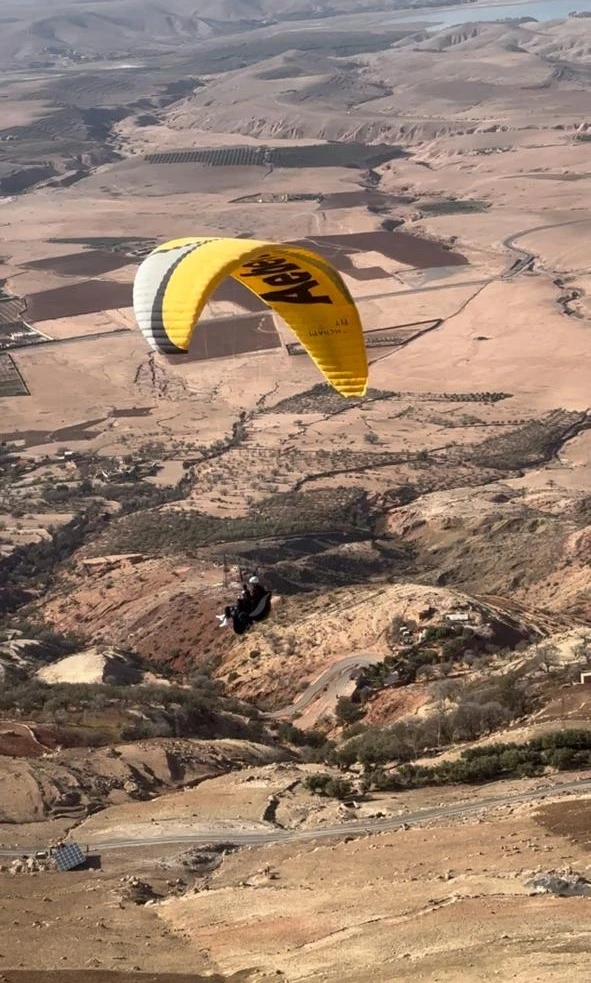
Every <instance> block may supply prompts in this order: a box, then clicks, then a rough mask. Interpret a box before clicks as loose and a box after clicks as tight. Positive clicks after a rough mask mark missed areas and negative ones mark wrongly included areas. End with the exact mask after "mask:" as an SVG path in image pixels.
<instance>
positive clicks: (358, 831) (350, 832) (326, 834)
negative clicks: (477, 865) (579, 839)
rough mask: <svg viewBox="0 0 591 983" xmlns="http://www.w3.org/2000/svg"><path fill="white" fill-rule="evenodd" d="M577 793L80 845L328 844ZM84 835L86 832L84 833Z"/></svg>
mask: <svg viewBox="0 0 591 983" xmlns="http://www.w3.org/2000/svg"><path fill="white" fill-rule="evenodd" d="M573 793H578V794H580V793H585V794H591V779H583V780H579V781H576V780H575V781H571V782H565V783H564V784H562V785H544V786H539V787H538V788H537V789H533V790H529V791H527V792H517V793H514V794H512V795H502V796H495V797H491V798H488V799H480V800H478V801H474V802H460V803H458V804H456V805H452V806H436V807H434V808H431V809H421V810H420V811H418V812H410V813H407V814H406V815H404V816H396V817H392V818H389V819H370V820H366V821H359V820H358V821H356V822H350V823H340V824H338V825H333V826H316V827H313V828H312V829H292V830H282V829H277V828H276V827H272V826H269V828H268V829H253V830H243V831H241V832H234V831H233V830H231V829H226V830H224V831H220V832H216V833H205V832H201V833H187V834H183V835H179V834H177V835H172V836H166V835H164V836H159V835H158V834H157V833H155V835H153V836H149V837H143V838H141V839H124V840H115V839H109V840H108V841H107V842H104V843H103V842H102V841H100V840H96V841H93V840H88V841H87V840H86V839H85V838H84V836H83V835H82V836H81V837H80V842H81V843H82V844H83V845H86V843H87V842H88V845H89V847H90V849H91V850H96V851H98V852H100V853H107V852H108V851H110V850H133V849H145V848H146V847H154V846H156V847H159V846H188V845H191V844H194V845H199V844H203V843H233V844H235V845H236V846H260V845H263V844H271V843H304V842H306V841H309V840H324V839H331V838H338V839H344V838H346V837H355V836H366V835H368V834H375V833H388V832H391V831H393V830H396V829H400V827H401V826H419V825H420V824H421V823H426V822H432V821H433V820H436V819H457V818H463V817H465V816H473V815H474V814H476V813H480V812H486V811H488V810H490V809H496V808H498V807H499V806H512V805H519V804H521V803H524V802H537V801H540V800H542V799H546V798H552V799H554V798H559V797H560V796H563V795H568V794H573ZM160 828H162V827H160ZM80 832H81V833H82V832H83V831H82V830H81V831H80ZM25 852H26V851H25V850H0V857H20V856H22V855H23V854H24V853H25Z"/></svg>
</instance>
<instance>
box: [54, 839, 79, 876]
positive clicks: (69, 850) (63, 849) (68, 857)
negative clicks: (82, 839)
mask: <svg viewBox="0 0 591 983" xmlns="http://www.w3.org/2000/svg"><path fill="white" fill-rule="evenodd" d="M53 856H54V859H55V862H56V864H57V868H58V870H74V869H75V868H76V867H80V866H81V865H82V864H85V863H86V856H85V855H84V854H83V853H82V850H81V849H80V847H79V846H78V844H77V843H67V844H66V845H65V846H60V847H58V848H57V849H56V850H55V852H54V854H53Z"/></svg>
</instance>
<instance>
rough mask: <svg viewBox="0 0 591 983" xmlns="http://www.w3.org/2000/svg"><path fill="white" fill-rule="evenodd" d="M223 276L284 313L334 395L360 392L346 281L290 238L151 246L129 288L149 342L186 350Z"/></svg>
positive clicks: (353, 313) (359, 334) (355, 318)
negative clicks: (291, 241)
mask: <svg viewBox="0 0 591 983" xmlns="http://www.w3.org/2000/svg"><path fill="white" fill-rule="evenodd" d="M228 276H231V277H233V278H234V279H235V280H237V281H238V282H240V283H242V284H244V286H246V287H248V288H249V290H251V291H252V292H253V293H254V294H256V296H257V297H259V298H260V299H261V300H262V301H264V302H265V303H266V304H268V305H269V306H270V307H271V308H272V309H273V310H275V311H276V312H277V313H278V314H280V315H281V317H282V318H283V319H284V320H285V321H286V323H287V324H288V325H289V327H290V328H291V329H292V331H293V332H294V333H295V335H296V336H297V338H298V339H299V341H300V342H301V344H302V345H303V346H304V348H305V349H306V351H307V352H308V354H309V355H310V356H311V357H312V359H313V360H314V362H315V363H316V365H317V366H318V368H319V369H320V371H321V372H322V374H323V375H324V377H325V378H326V379H327V380H328V382H329V383H330V384H331V385H332V386H333V387H334V388H335V389H336V390H337V392H339V393H341V394H342V395H343V396H363V395H364V394H365V391H366V388H367V377H368V367H367V354H366V350H365V340H364V337H363V331H362V328H361V321H360V318H359V312H358V310H357V307H356V306H355V302H354V301H353V298H352V297H351V294H350V293H349V290H348V289H347V286H346V284H345V283H344V281H343V279H342V277H341V275H340V274H339V272H338V270H337V269H335V267H334V266H333V265H332V264H331V263H330V262H329V261H328V260H327V259H325V258H324V257H323V256H320V255H319V254H317V253H314V252H312V251H311V250H308V249H302V248H300V247H299V246H291V245H289V244H288V243H273V242H262V241H258V240H253V239H225V238H207V239H206V238H190V239H174V240H172V241H171V242H167V243H165V244H164V245H162V246H159V247H158V248H157V249H155V250H154V252H152V253H151V254H150V255H149V256H148V257H147V258H146V259H145V260H144V261H143V263H142V264H141V266H140V267H139V269H138V271H137V274H136V277H135V282H134V289H133V306H134V312H135V317H136V320H137V323H138V325H139V327H140V330H141V331H142V333H143V335H144V337H145V338H146V340H147V341H148V343H149V344H150V345H151V347H152V348H154V349H155V350H156V351H160V352H163V353H164V354H168V355H178V354H179V353H182V352H187V351H188V350H189V345H190V342H191V338H192V336H193V333H194V331H195V330H196V329H197V326H198V321H199V318H200V316H201V313H202V311H203V308H204V307H205V304H206V303H207V301H208V299H209V298H210V297H211V295H212V294H213V293H214V292H215V290H216V289H217V287H218V286H219V285H220V283H221V282H222V280H224V279H225V278H226V277H228Z"/></svg>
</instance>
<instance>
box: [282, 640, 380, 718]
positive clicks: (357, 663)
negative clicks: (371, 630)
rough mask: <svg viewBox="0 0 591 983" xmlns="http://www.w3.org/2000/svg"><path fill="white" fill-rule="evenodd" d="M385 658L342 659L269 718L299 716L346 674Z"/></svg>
mask: <svg viewBox="0 0 591 983" xmlns="http://www.w3.org/2000/svg"><path fill="white" fill-rule="evenodd" d="M383 658H384V656H383V654H377V653H376V654H375V655H350V656H347V658H345V659H341V660H340V661H339V662H335V664H334V665H332V666H329V668H328V669H325V671H324V672H323V673H321V675H320V676H318V678H317V679H315V680H314V682H313V683H311V684H310V685H309V686H308V688H307V689H306V690H305V691H304V692H303V693H302V695H301V696H298V698H297V699H296V700H294V702H293V703H292V704H291V705H290V706H288V707H283V709H282V710H275V711H274V712H273V713H270V714H269V715H268V716H269V717H276V718H277V719H281V718H287V717H295V716H298V715H299V714H300V713H301V712H302V710H305V709H306V707H308V706H310V704H311V703H313V702H314V701H315V700H316V699H317V698H318V697H319V696H321V695H322V693H323V692H324V690H325V689H328V687H329V686H331V685H332V684H334V683H335V682H337V681H338V680H339V679H340V678H341V677H342V676H344V675H345V674H346V675H349V674H350V673H351V672H352V670H353V669H356V668H357V667H360V668H361V667H362V666H371V665H373V663H374V662H381V661H382V659H383Z"/></svg>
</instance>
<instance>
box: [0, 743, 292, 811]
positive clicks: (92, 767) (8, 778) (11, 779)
mask: <svg viewBox="0 0 591 983" xmlns="http://www.w3.org/2000/svg"><path fill="white" fill-rule="evenodd" d="M288 757H289V755H288V754H287V752H285V751H282V750H278V749H275V748H271V747H268V746H263V745H260V744H254V743H250V742H247V741H232V740H220V741H182V740H172V739H171V740H158V741H154V740H152V741H140V742H138V743H136V744H123V745H115V746H113V747H110V748H101V749H96V750H88V749H86V748H80V749H69V750H64V751H55V752H48V753H46V754H45V755H44V756H43V758H40V759H34V760H31V759H29V760H26V761H25V760H22V759H16V758H10V757H0V782H1V784H2V788H3V795H2V803H1V805H0V823H31V822H39V821H41V820H44V819H68V820H71V822H72V823H75V822H78V821H79V820H80V819H83V818H84V817H85V816H87V815H88V814H89V813H91V812H94V811H96V810H97V809H102V808H103V807H104V806H106V805H115V804H119V803H124V802H129V801H133V800H136V801H142V800H145V799H150V798H153V797H154V796H157V795H162V794H163V793H164V792H166V791H171V790H173V789H178V788H183V787H188V786H193V785H196V784H198V783H199V782H200V781H202V780H203V779H204V778H210V777H212V776H214V775H222V774H225V773H226V772H227V771H230V770H231V769H232V768H235V767H237V766H241V765H246V764H249V765H255V764H265V763H271V762H274V761H282V760H287V758H288Z"/></svg>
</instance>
